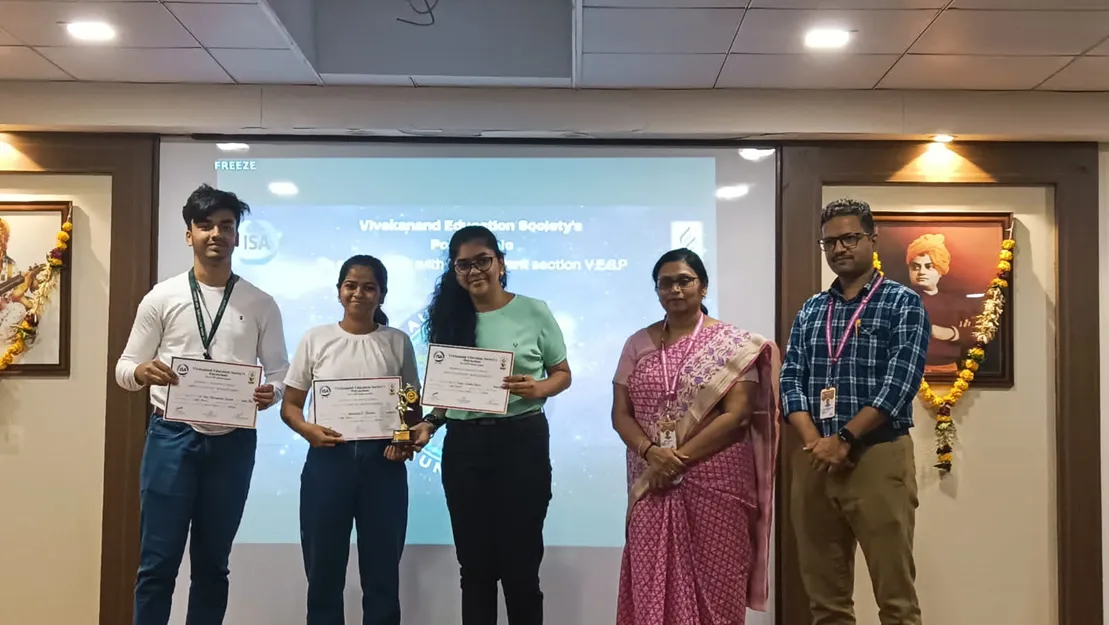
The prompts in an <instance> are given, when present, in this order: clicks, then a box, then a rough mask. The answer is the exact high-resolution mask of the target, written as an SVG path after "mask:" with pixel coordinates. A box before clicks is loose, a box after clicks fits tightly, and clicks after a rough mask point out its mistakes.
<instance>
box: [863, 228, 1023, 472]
mask: <svg viewBox="0 0 1109 625" xmlns="http://www.w3.org/2000/svg"><path fill="white" fill-rule="evenodd" d="M1014 248H1016V241H1014V240H1012V239H1005V240H1004V241H1002V242H1001V251H1000V252H999V253H998V255H997V259H998V262H997V275H996V277H994V279H993V280H991V281H990V286H989V288H987V289H986V296H985V298H984V302H983V304H982V312H981V313H980V314H979V315H978V316H977V317H976V318H975V321H974V330H973V332H974V347H971V348H970V349H968V350H967V353H966V357H965V358H964V359H963V360H962V362H961V363H959V365H960V366H959V370H958V374H957V377H956V380H955V382H954V383H952V385H951V389H950V390H948V391H947V393H946V394H945V395H942V396H941V395H940V394H938V393H937V392H936V391H934V390H932V386H931V385H930V384H929V383H928V381H927V380H921V382H920V391H919V393H918V394H919V395H920V399H921V401H923V402H924V405H925V406H927V407H928V408H929V409H930V410H932V411H933V412H934V413H935V416H936V428H935V432H936V465H935V466H936V468H937V469H939V470H940V471H942V472H944V473H947V472H949V471H951V464H952V448H953V446H954V443H955V422H954V421H952V420H951V409H952V408H954V407H955V404H957V403H959V400H960V399H962V397H963V394H964V393H966V392H967V390H968V389H970V383H971V382H973V381H974V374H975V373H976V372H977V371H978V368H979V366H980V365H981V364H982V361H984V360H985V359H986V345H987V344H989V342H990V341H992V340H993V339H994V337H995V336H997V330H998V327H999V326H1000V325H1001V314H1002V313H1003V312H1004V311H1005V293H1006V291H1007V290H1008V289H1009V279H1010V276H1011V275H1012V271H1013V249H1014ZM874 268H875V269H876V270H877V271H878V273H880V274H883V275H884V272H883V271H882V262H881V261H880V260H879V259H878V253H877V252H875V253H874Z"/></svg>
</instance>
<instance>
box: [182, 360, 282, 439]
mask: <svg viewBox="0 0 1109 625" xmlns="http://www.w3.org/2000/svg"><path fill="white" fill-rule="evenodd" d="M169 366H170V368H171V369H173V372H174V373H176V374H177V384H171V385H170V386H169V387H168V390H167V394H166V413H165V419H166V420H167V421H185V422H187V423H202V424H205V425H222V426H225V427H233V428H253V427H254V424H255V422H256V421H257V419H258V404H257V403H255V402H254V391H255V389H257V388H258V386H259V385H260V384H261V383H262V368H261V367H259V366H258V365H240V364H236V363H231V362H219V361H216V360H199V359H193V358H177V357H174V358H171V359H170V361H169Z"/></svg>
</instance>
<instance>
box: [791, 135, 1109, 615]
mask: <svg viewBox="0 0 1109 625" xmlns="http://www.w3.org/2000/svg"><path fill="white" fill-rule="evenodd" d="M930 149H936V148H933V147H931V146H930V144H927V143H924V144H922V143H919V142H915V143H906V142H851V143H818V144H791V145H785V146H783V148H782V149H781V151H780V153H779V185H780V186H779V189H780V195H779V206H778V242H777V243H778V250H779V251H778V254H777V258H778V262H777V268H776V269H777V287H778V310H777V313H778V314H777V319H778V325H777V338H778V340H779V341H780V342H781V344H782V345H784V344H785V341H786V340H787V339H788V337H789V330H790V326H791V325H792V323H793V318H794V316H795V315H796V313H797V311H798V310H799V309H800V308H801V305H802V304H803V303H804V302H805V300H806V299H808V298H809V297H810V296H811V295H812V294H813V293H816V292H818V291H820V290H822V289H823V288H826V285H823V284H821V263H822V262H823V259H822V258H821V254H820V252H819V250H818V249H817V245H816V241H817V239H818V238H819V237H820V208H821V204H822V194H823V189H824V187H825V186H826V185H883V184H924V183H927V184H936V183H942V184H954V185H959V184H964V185H967V184H969V185H999V186H1037V187H1049V188H1051V189H1052V190H1053V192H1054V205H1055V227H1056V271H1057V275H1056V307H1057V308H1056V318H1055V325H1056V342H1055V349H1056V362H1057V366H1056V373H1055V380H1054V382H1055V433H1056V436H1055V438H1056V451H1055V454H1056V460H1057V465H1056V489H1057V510H1056V514H1057V530H1056V531H1057V533H1058V589H1059V606H1058V615H1059V625H1102V623H1103V620H1104V618H1103V613H1102V592H1103V588H1102V581H1101V575H1102V562H1101V541H1102V537H1101V529H1102V528H1101V449H1100V445H1101V436H1100V427H1101V422H1100V420H1101V415H1100V403H1101V398H1100V386H1099V380H1100V377H1099V371H1098V367H1099V355H1098V347H1099V346H1098V342H1097V341H1096V340H1094V341H1091V340H1090V337H1097V336H1098V335H1099V322H1100V320H1099V317H1098V298H1099V293H1098V289H1097V281H1096V276H1095V274H1096V272H1097V267H1098V253H1099V251H1098V245H1099V229H1098V227H1097V224H1098V215H1099V208H1098V202H1099V198H1098V193H1099V189H1098V146H1097V144H1093V143H966V144H962V143H955V144H951V145H949V146H947V149H949V150H951V151H952V152H954V153H955V154H957V155H958V156H959V157H961V158H962V159H965V161H964V162H969V163H971V164H973V166H971V167H964V168H955V169H954V170H953V171H951V172H949V173H948V174H946V175H945V176H944V177H943V179H942V180H937V179H936V178H935V177H934V175H927V174H926V173H925V172H924V171H922V169H921V168H920V167H918V166H915V165H914V163H916V162H918V161H917V159H918V158H920V157H921V156H922V155H924V154H925V152H926V151H927V150H930ZM785 429H786V430H787V433H786V435H785V436H784V437H783V443H782V445H783V446H782V453H781V454H780V458H781V459H782V460H781V461H780V462H779V467H778V468H779V476H780V478H779V482H778V496H777V518H778V519H779V522H778V524H777V527H778V530H779V531H778V535H777V536H778V540H777V541H776V554H775V557H776V558H777V567H776V570H775V580H774V583H775V591H776V592H775V614H776V621H777V623H778V625H809V623H811V617H810V615H809V606H808V598H807V596H806V595H805V591H804V588H803V586H802V585H801V576H800V571H799V568H798V564H797V545H796V540H795V538H794V535H793V530H792V528H791V527H790V525H789V522H788V519H789V516H788V515H789V513H790V509H789V492H790V488H789V487H790V483H789V477H790V468H789V462H787V461H786V460H785V459H787V458H789V455H790V452H791V451H793V450H794V449H796V448H797V446H798V444H799V443H798V441H797V437H796V436H795V435H793V433H792V432H791V431H790V430H791V428H788V427H786V428H785Z"/></svg>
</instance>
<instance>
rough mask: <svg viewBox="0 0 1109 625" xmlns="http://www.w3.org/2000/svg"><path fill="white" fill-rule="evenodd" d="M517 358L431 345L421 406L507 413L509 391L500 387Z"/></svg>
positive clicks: (495, 351) (492, 352)
mask: <svg viewBox="0 0 1109 625" xmlns="http://www.w3.org/2000/svg"><path fill="white" fill-rule="evenodd" d="M514 358H515V357H514V355H513V353H512V352H505V351H499V350H493V349H478V348H475V347H453V346H450V345H435V344H432V345H431V346H429V348H428V352H427V369H426V371H425V373H424V396H423V401H422V402H421V403H422V404H423V405H424V406H431V407H432V408H449V409H452V410H469V411H472V412H487V413H489V414H505V413H506V412H508V389H505V388H501V387H502V386H503V385H504V379H505V377H506V376H510V375H512V364H513V362H514Z"/></svg>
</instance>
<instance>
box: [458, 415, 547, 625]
mask: <svg viewBox="0 0 1109 625" xmlns="http://www.w3.org/2000/svg"><path fill="white" fill-rule="evenodd" d="M550 438H551V436H550V430H549V428H548V426H547V418H546V417H545V416H544V415H543V414H542V413H538V412H537V413H533V414H529V415H523V416H519V417H503V418H498V419H480V420H478V421H475V422H468V421H467V422H463V421H450V422H449V423H448V425H447V436H446V440H444V441H443V466H442V471H443V491H444V492H445V494H446V497H447V509H448V510H449V511H450V515H451V527H452V529H453V531H454V544H455V550H456V553H457V555H458V564H459V566H460V567H461V569H462V625H495V624H496V622H497V582H498V581H500V583H501V588H502V589H503V590H504V602H505V607H506V608H507V610H508V622H509V625H541V624H542V623H543V592H542V591H541V590H540V588H539V565H540V564H541V563H542V561H543V523H544V521H545V520H546V518H547V506H548V505H549V504H550V501H551V455H550Z"/></svg>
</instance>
